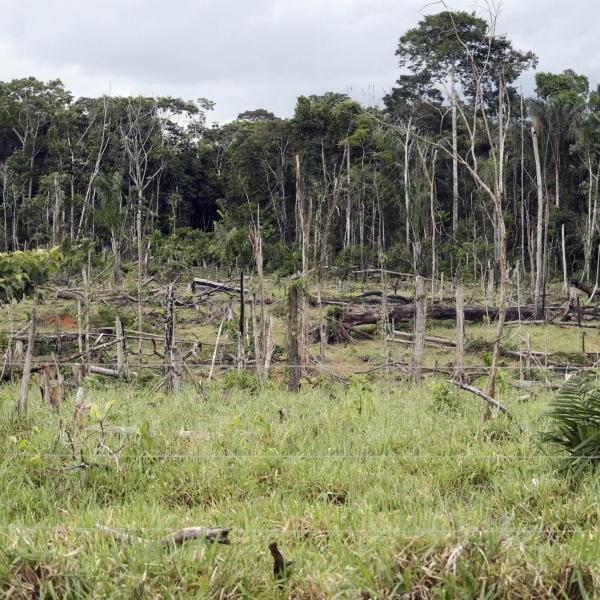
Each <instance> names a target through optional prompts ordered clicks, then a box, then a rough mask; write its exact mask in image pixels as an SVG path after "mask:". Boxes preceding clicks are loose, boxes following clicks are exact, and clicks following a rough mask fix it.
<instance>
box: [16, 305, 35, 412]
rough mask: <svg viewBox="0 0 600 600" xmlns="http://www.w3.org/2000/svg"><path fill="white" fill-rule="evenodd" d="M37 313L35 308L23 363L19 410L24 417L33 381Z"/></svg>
mask: <svg viewBox="0 0 600 600" xmlns="http://www.w3.org/2000/svg"><path fill="white" fill-rule="evenodd" d="M35 327H36V313H35V308H34V309H33V312H32V313H31V322H30V323H29V337H28V339H27V351H26V353H25V364H24V365H23V378H22V379H21V390H20V393H19V404H18V412H19V416H20V417H22V416H23V415H24V414H25V412H26V411H27V398H28V396H29V384H30V383H31V358H32V356H33V345H34V340H35Z"/></svg>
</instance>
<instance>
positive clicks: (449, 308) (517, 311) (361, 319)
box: [339, 302, 600, 327]
mask: <svg viewBox="0 0 600 600" xmlns="http://www.w3.org/2000/svg"><path fill="white" fill-rule="evenodd" d="M547 310H548V311H549V312H550V311H552V312H554V311H556V310H558V311H561V310H562V307H560V306H549V307H547ZM534 315H535V305H533V304H526V305H523V306H521V307H518V306H509V307H508V308H507V311H506V319H507V320H508V321H518V320H519V318H520V319H521V320H522V321H523V322H525V321H526V320H527V319H532V320H533V319H534ZM581 315H582V316H584V317H587V318H588V319H598V318H600V309H598V308H597V307H594V306H582V307H581ZM427 316H428V318H429V319H433V320H455V319H456V306H455V305H454V304H446V303H433V304H428V305H427ZM414 317H415V305H414V303H412V302H411V303H410V304H405V305H401V304H395V305H392V306H389V308H388V312H387V318H388V320H389V321H392V320H394V321H396V322H397V323H398V322H402V321H412V320H414ZM497 317H498V309H497V308H496V307H495V306H484V305H479V304H471V305H467V306H465V321H470V322H476V321H482V320H483V319H485V318H489V319H491V320H495V319H496V318H497ZM339 320H340V322H342V323H344V324H346V325H348V326H351V327H356V326H357V325H373V324H376V323H378V322H379V321H380V320H381V311H380V310H376V309H375V308H370V307H368V308H367V307H362V306H349V307H348V308H347V309H346V310H345V311H344V312H343V313H342V314H341V316H340V318H339Z"/></svg>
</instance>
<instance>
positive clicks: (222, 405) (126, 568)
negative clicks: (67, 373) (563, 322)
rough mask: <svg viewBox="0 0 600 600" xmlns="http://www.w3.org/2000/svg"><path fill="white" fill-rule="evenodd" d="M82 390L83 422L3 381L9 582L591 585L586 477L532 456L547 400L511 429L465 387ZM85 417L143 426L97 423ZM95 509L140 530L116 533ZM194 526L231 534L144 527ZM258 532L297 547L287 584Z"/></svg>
mask: <svg viewBox="0 0 600 600" xmlns="http://www.w3.org/2000/svg"><path fill="white" fill-rule="evenodd" d="M87 385H88V389H87V391H86V397H87V401H88V402H91V403H93V405H94V406H93V408H92V410H91V414H90V416H89V417H88V422H87V423H86V426H85V428H84V429H83V430H82V431H80V430H79V429H78V428H77V427H76V425H75V423H74V420H73V405H72V401H68V402H66V403H65V404H63V406H62V407H61V411H60V414H56V413H54V412H52V411H51V410H49V409H47V408H46V407H43V406H41V403H40V402H39V401H38V400H37V398H33V399H32V402H31V405H32V407H33V410H32V412H31V413H30V415H29V417H28V418H27V421H26V422H19V421H16V420H14V418H13V417H12V409H13V405H14V401H15V394H16V389H15V388H14V387H10V386H5V387H3V388H0V430H1V431H2V432H3V433H4V434H5V435H2V437H1V438H0V453H1V454H0V591H1V594H4V596H6V597H11V598H32V597H46V598H109V597H110V598H189V597H211V598H234V597H236V598H237V597H247V598H282V597H294V598H332V597H341V598H392V597H396V598H405V597H406V598H410V597H412V598H433V597H440V598H443V597H445V598H473V597H478V598H479V597H481V598H527V597H536V598H554V597H563V598H585V597H588V596H589V597H592V596H593V590H594V588H595V583H596V579H597V576H598V572H597V565H598V564H599V560H600V547H599V544H598V541H597V535H596V532H597V523H598V516H599V511H600V509H599V507H598V503H597V498H598V492H599V491H600V486H599V482H598V479H597V478H596V477H595V476H594V475H593V474H590V476H589V477H587V478H586V479H585V480H584V481H581V482H580V483H578V484H577V485H576V486H575V485H574V484H573V483H572V482H571V480H569V479H568V478H565V477H562V476H560V475H558V474H557V472H556V469H555V466H556V465H555V461H554V460H553V459H549V458H548V457H547V456H545V455H544V454H543V453H542V452H540V451H539V449H538V446H537V433H536V432H537V429H538V427H539V418H540V415H541V413H542V411H543V410H544V408H545V405H546V402H547V399H546V398H543V397H541V398H539V399H538V400H536V401H533V402H531V403H529V404H524V403H519V402H517V401H515V400H513V399H512V398H511V396H510V392H506V393H505V394H504V397H502V398H500V400H501V401H502V402H503V403H506V404H508V405H509V407H510V409H511V411H512V413H513V414H514V415H515V417H516V419H515V420H516V421H517V422H518V423H519V424H520V426H521V429H519V428H518V427H516V426H514V425H513V424H511V423H510V422H508V421H507V420H505V419H504V418H502V417H498V418H496V419H494V420H492V421H491V422H489V423H487V424H484V423H483V422H482V419H481V414H482V408H481V406H480V405H479V404H478V403H477V401H476V400H474V399H473V398H472V397H471V396H468V395H462V393H460V394H459V395H458V397H457V398H456V399H454V400H453V402H452V407H451V410H448V408H447V407H446V405H445V403H443V402H442V403H440V402H439V394H440V392H439V384H427V383H425V384H422V385H419V386H412V385H410V384H408V383H400V384H391V383H388V384H378V383H369V382H364V381H361V382H360V385H359V384H357V383H356V382H355V383H354V384H353V385H351V386H349V387H345V386H342V385H338V384H331V383H330V384H327V385H325V384H323V385H321V386H319V387H314V388H306V389H303V391H302V392H300V393H299V394H297V395H293V394H290V393H288V392H286V391H284V390H283V389H280V388H279V387H278V386H277V385H275V384H272V385H270V386H268V387H264V388H262V389H258V388H254V386H248V385H247V384H246V383H244V384H243V385H244V387H239V385H241V384H240V383H239V382H237V383H236V381H235V378H231V381H229V382H228V385H227V386H226V387H222V384H221V383H215V384H214V385H213V386H212V387H211V388H210V389H209V390H208V392H207V396H206V397H205V398H199V397H198V396H197V395H196V394H195V392H194V391H193V390H188V389H186V390H183V391H182V392H180V393H178V394H169V393H161V394H155V395H153V396H151V397H150V396H149V395H148V392H147V391H145V390H140V389H138V388H134V387H127V386H121V387H112V388H111V387H104V385H102V384H101V383H99V382H98V383H95V382H94V380H93V379H90V380H89V381H88V384H87ZM280 409H283V410H280ZM105 415H106V416H105ZM94 419H95V420H96V421H98V420H99V419H101V420H102V426H103V427H105V428H108V427H114V426H116V425H119V426H124V427H125V426H127V427H135V428H137V430H138V431H139V435H126V436H123V435H113V434H111V435H105V436H103V434H102V433H101V431H100V430H99V429H100V428H99V423H98V422H95V423H94V422H90V421H93V420H94ZM182 430H186V431H190V432H195V433H194V434H193V435H191V436H188V437H183V436H181V435H179V433H180V432H181V431H182ZM82 462H83V463H85V464H86V465H88V467H87V468H81V466H80V465H81V463H82ZM78 465H79V466H78ZM95 523H100V524H102V525H105V526H108V527H112V528H116V529H123V530H131V531H132V532H134V533H136V534H138V535H140V536H141V537H144V538H145V539H146V540H147V541H146V542H145V543H144V544H141V545H139V546H138V545H136V546H127V545H118V544H116V542H115V540H114V539H112V538H111V537H110V536H107V535H106V534H104V533H102V532H100V531H98V530H96V529H95V527H94V526H95ZM190 525H215V526H228V527H232V528H233V531H232V532H231V539H232V542H233V543H232V544H231V545H230V546H216V545H213V546H209V545H207V544H206V543H205V542H203V541H195V542H188V543H186V544H184V545H183V546H181V547H178V548H176V549H168V548H167V549H165V548H160V547H159V546H158V544H156V543H155V542H154V541H153V540H155V539H156V538H158V537H160V536H161V535H163V534H165V533H168V532H170V531H173V530H175V529H178V528H180V527H183V526H190ZM271 541H277V542H278V544H279V547H280V548H281V550H282V552H283V554H284V556H285V557H286V558H289V559H293V560H294V570H293V572H292V575H291V577H290V579H289V581H288V583H287V586H286V587H285V588H284V589H280V587H278V586H277V585H276V584H275V582H274V581H273V575H272V562H271V557H270V554H269V550H268V544H269V543H270V542H271ZM1 594H0V595H1Z"/></svg>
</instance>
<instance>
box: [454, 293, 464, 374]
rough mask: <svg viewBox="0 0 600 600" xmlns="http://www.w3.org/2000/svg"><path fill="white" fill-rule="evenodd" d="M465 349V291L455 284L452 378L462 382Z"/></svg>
mask: <svg viewBox="0 0 600 600" xmlns="http://www.w3.org/2000/svg"><path fill="white" fill-rule="evenodd" d="M464 349H465V291H464V288H463V286H462V284H460V283H457V284H456V354H455V359H454V378H455V379H456V380H457V381H463V379H464V375H465V374H464V370H463V355H464Z"/></svg>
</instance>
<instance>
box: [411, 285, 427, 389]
mask: <svg viewBox="0 0 600 600" xmlns="http://www.w3.org/2000/svg"><path fill="white" fill-rule="evenodd" d="M426 315H427V286H426V285H425V279H424V278H423V277H421V276H420V275H418V276H417V277H416V278H415V353H414V356H413V377H414V379H415V380H416V381H419V379H421V369H422V367H423V350H424V348H425V324H426V318H427V317H426Z"/></svg>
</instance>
